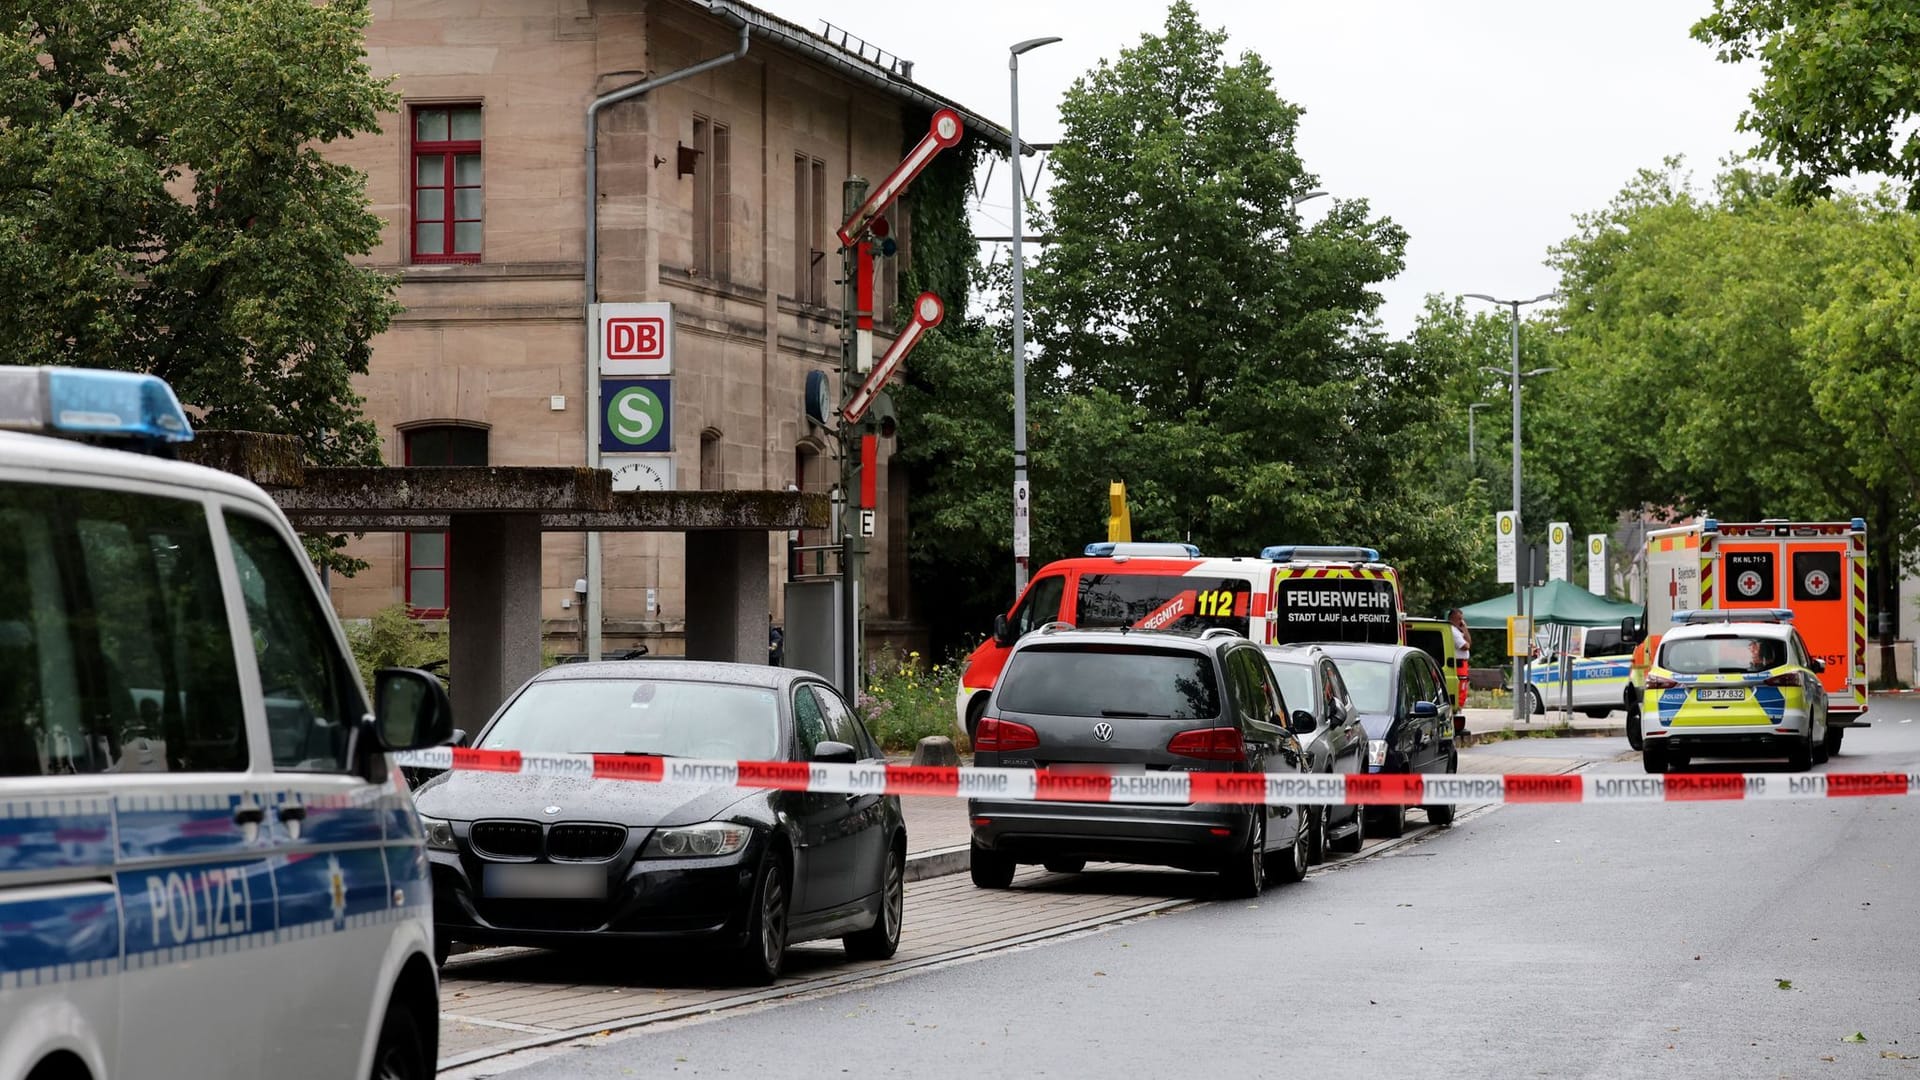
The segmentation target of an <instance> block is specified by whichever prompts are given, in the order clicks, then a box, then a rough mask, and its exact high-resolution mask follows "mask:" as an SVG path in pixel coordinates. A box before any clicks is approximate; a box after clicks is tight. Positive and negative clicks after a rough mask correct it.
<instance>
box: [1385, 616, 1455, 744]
mask: <svg viewBox="0 0 1920 1080" xmlns="http://www.w3.org/2000/svg"><path fill="white" fill-rule="evenodd" d="M1401 624H1402V625H1403V626H1404V627H1405V629H1406V635H1407V644H1409V645H1411V646H1413V647H1414V648H1416V649H1419V650H1420V651H1421V652H1423V653H1426V654H1427V655H1428V656H1431V657H1433V662H1434V663H1436V664H1439V665H1440V675H1441V677H1442V678H1444V679H1445V680H1446V684H1447V697H1448V699H1449V700H1451V701H1452V702H1453V708H1454V717H1455V718H1456V721H1457V724H1458V726H1464V725H1465V723H1466V720H1465V718H1464V717H1463V716H1461V713H1460V710H1461V709H1464V708H1466V707H1467V660H1468V657H1467V654H1466V653H1463V652H1461V651H1460V649H1459V643H1458V642H1456V641H1455V640H1454V638H1453V624H1451V623H1449V622H1447V621H1446V620H1445V619H1423V618H1419V617H1417V616H1413V615H1408V616H1406V617H1405V618H1404V619H1402V620H1401Z"/></svg>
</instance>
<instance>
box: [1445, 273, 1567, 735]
mask: <svg viewBox="0 0 1920 1080" xmlns="http://www.w3.org/2000/svg"><path fill="white" fill-rule="evenodd" d="M1559 295H1560V294H1559V293H1551V292H1548V293H1541V294H1540V295H1539V296H1536V297H1534V298H1532V299H1531V300H1500V299H1496V298H1495V297H1491V296H1488V295H1487V294H1486V293H1468V294H1467V297H1468V298H1469V299H1472V300H1485V301H1486V302H1487V303H1489V304H1499V305H1500V306H1502V307H1506V308H1510V309H1512V311H1513V367H1512V378H1513V384H1512V394H1513V539H1514V548H1515V558H1514V562H1515V564H1516V565H1515V566H1514V568H1513V570H1514V573H1513V613H1514V614H1515V615H1519V616H1524V615H1525V614H1526V613H1527V589H1526V582H1524V581H1523V580H1522V579H1521V575H1520V567H1519V566H1518V565H1517V564H1518V563H1519V561H1520V560H1519V557H1518V556H1519V552H1518V549H1519V547H1520V546H1521V545H1522V544H1523V543H1524V542H1525V539H1524V538H1525V537H1526V529H1525V526H1524V519H1523V518H1521V516H1520V379H1521V377H1522V376H1521V371H1520V309H1521V308H1522V307H1523V306H1525V305H1527V304H1538V303H1540V302H1541V301H1543V300H1552V299H1555V298H1557V297H1558V296H1559ZM1541 370H1545V369H1541ZM1538 373H1539V372H1527V373H1526V374H1529V375H1533V374H1538ZM1528 629H1529V631H1531V629H1532V628H1531V627H1529V628H1528ZM1513 653H1514V656H1513V722H1514V724H1515V726H1518V725H1520V724H1523V723H1525V722H1526V718H1527V713H1526V708H1527V704H1526V703H1527V653H1526V650H1525V649H1521V648H1519V647H1517V646H1515V647H1514V649H1513Z"/></svg>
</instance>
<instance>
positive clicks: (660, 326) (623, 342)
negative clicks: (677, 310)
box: [594, 304, 673, 375]
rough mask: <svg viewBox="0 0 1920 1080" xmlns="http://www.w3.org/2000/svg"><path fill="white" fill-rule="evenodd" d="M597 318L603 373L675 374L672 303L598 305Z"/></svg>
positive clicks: (597, 343) (598, 347) (600, 364)
mask: <svg viewBox="0 0 1920 1080" xmlns="http://www.w3.org/2000/svg"><path fill="white" fill-rule="evenodd" d="M594 319H595V321H596V322H597V324H598V332H597V333H596V334H595V335H594V341H595V348H597V349H598V350H599V353H600V355H599V366H600V374H602V375H671V374H673V305H672V304H598V305H595V308H594Z"/></svg>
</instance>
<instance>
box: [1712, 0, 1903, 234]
mask: <svg viewBox="0 0 1920 1080" xmlns="http://www.w3.org/2000/svg"><path fill="white" fill-rule="evenodd" d="M1693 36H1694V37H1696V38H1698V39H1699V40H1701V41H1703V42H1706V43H1708V44H1710V45H1714V46H1717V47H1718V51H1719V57H1720V59H1721V60H1723V61H1726V62H1728V63H1739V62H1744V61H1749V60H1756V59H1757V60H1759V61H1760V63H1761V66H1762V69H1763V71H1764V81H1763V82H1762V83H1761V85H1760V87H1759V89H1757V90H1755V91H1753V93H1752V94H1751V96H1750V97H1751V101H1752V106H1753V107H1752V108H1750V109H1748V110H1747V111H1746V112H1745V113H1744V114H1742V116H1741V118H1740V127H1741V129H1742V130H1746V131H1751V132H1754V133H1755V134H1757V135H1759V136H1760V147H1759V149H1760V152H1761V153H1763V154H1765V155H1766V156H1768V157H1771V158H1773V159H1774V160H1775V161H1777V162H1778V163H1779V164H1780V167H1781V168H1783V169H1785V170H1786V173H1787V177H1788V179H1789V182H1790V185H1791V186H1792V188H1793V189H1794V190H1795V192H1796V193H1800V194H1814V195H1822V194H1825V193H1826V192H1827V191H1828V190H1830V185H1831V182H1832V181H1833V180H1835V179H1838V178H1844V177H1847V176H1849V175H1852V174H1854V173H1886V174H1889V175H1892V176H1897V177H1901V178H1903V179H1905V180H1907V181H1909V182H1911V181H1914V180H1916V179H1920V132H1915V131H1914V130H1913V129H1912V125H1911V123H1910V121H1912V119H1913V118H1914V116H1915V114H1916V113H1917V112H1920V8H1917V7H1915V6H1914V5H1912V4H1907V3H1860V2H1858V0H1714V6H1713V14H1711V15H1709V16H1707V17H1706V18H1704V19H1701V20H1700V22H1699V23H1697V24H1696V25H1695V26H1694V28H1693ZM1913 194H1920V187H1914V188H1913V189H1912V192H1911V194H1910V198H1911V197H1912V195H1913ZM1910 206H1915V207H1916V208H1920V204H1914V203H1911V202H1910Z"/></svg>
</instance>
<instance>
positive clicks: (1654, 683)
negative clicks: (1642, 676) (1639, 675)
mask: <svg viewBox="0 0 1920 1080" xmlns="http://www.w3.org/2000/svg"><path fill="white" fill-rule="evenodd" d="M1679 685H1680V684H1679V683H1677V682H1674V681H1673V680H1672V679H1669V678H1667V677H1666V676H1665V675H1649V676H1647V689H1649V690H1672V689H1673V688H1674V687H1677V686H1679Z"/></svg>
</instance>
